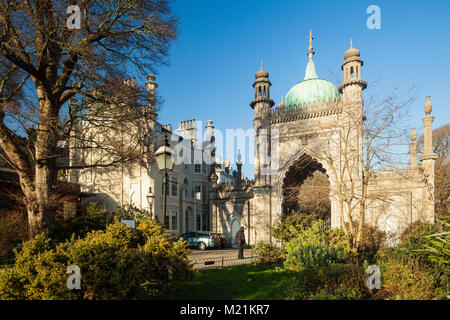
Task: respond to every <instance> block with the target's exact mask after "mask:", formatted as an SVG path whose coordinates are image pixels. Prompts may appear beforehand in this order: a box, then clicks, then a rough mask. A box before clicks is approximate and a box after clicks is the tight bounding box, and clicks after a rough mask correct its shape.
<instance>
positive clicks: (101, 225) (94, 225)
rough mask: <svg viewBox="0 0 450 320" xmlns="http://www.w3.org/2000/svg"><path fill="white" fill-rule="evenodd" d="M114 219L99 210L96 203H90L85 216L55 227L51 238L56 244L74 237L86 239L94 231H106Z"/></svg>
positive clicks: (73, 218)
mask: <svg viewBox="0 0 450 320" xmlns="http://www.w3.org/2000/svg"><path fill="white" fill-rule="evenodd" d="M112 220H113V217H110V216H108V214H107V212H106V210H104V209H101V208H99V206H98V204H97V203H96V202H90V203H89V205H88V207H87V208H86V215H85V216H76V217H72V218H70V219H67V220H65V221H64V222H62V223H61V224H57V225H54V226H52V227H51V228H50V230H49V237H50V238H51V239H53V240H55V241H56V242H64V241H66V240H68V239H70V238H71V237H72V235H74V236H75V237H76V238H78V237H81V238H83V237H85V236H86V235H87V234H88V232H90V231H93V230H105V229H106V226H107V224H108V223H109V222H112Z"/></svg>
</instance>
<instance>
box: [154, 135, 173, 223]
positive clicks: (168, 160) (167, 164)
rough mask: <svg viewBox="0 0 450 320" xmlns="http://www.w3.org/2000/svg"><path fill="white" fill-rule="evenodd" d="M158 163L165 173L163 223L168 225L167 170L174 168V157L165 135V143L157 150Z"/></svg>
mask: <svg viewBox="0 0 450 320" xmlns="http://www.w3.org/2000/svg"><path fill="white" fill-rule="evenodd" d="M155 159H156V164H157V165H158V169H159V170H160V171H161V172H162V174H163V177H164V179H163V209H162V211H163V212H162V217H161V218H162V219H161V222H162V225H163V226H165V225H166V211H167V178H168V175H167V171H170V170H172V168H173V159H172V149H170V146H169V141H168V140H167V136H164V140H163V144H162V145H161V147H159V149H158V150H156V152H155Z"/></svg>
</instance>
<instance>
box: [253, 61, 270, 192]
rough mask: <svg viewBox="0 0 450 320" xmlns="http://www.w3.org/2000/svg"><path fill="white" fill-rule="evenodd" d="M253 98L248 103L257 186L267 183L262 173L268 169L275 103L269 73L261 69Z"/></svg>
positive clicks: (257, 76)
mask: <svg viewBox="0 0 450 320" xmlns="http://www.w3.org/2000/svg"><path fill="white" fill-rule="evenodd" d="M255 79H256V80H255V82H254V83H253V88H255V98H254V99H253V101H252V102H251V103H250V106H251V107H252V108H253V110H254V118H253V128H254V130H255V161H254V165H255V184H256V185H257V186H263V185H268V184H269V182H268V181H267V175H265V174H264V170H263V169H264V168H267V169H270V164H269V158H270V137H271V134H270V116H271V113H272V107H273V105H274V104H275V103H274V102H273V100H272V99H270V86H271V85H272V84H271V83H270V81H269V73H268V72H267V71H266V70H264V69H263V65H262V62H261V69H260V70H259V71H258V72H256V74H255Z"/></svg>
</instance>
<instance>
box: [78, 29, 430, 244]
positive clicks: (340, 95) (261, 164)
mask: <svg viewBox="0 0 450 320" xmlns="http://www.w3.org/2000/svg"><path fill="white" fill-rule="evenodd" d="M312 40H313V37H312V34H310V36H309V49H308V53H307V55H308V63H307V67H306V71H305V77H304V79H303V80H302V81H300V82H299V83H297V84H296V85H295V86H293V87H292V88H291V89H290V90H289V91H288V93H287V95H286V98H285V101H284V102H283V100H282V101H281V103H280V104H278V105H277V106H275V103H274V101H273V100H272V99H271V96H270V87H271V85H272V84H271V82H270V81H269V73H268V72H267V71H265V70H264V69H263V66H262V64H261V69H260V70H258V71H257V72H256V74H255V81H254V84H253V88H254V99H253V100H252V101H251V103H250V106H251V108H252V109H253V113H254V117H253V129H254V132H255V139H254V151H255V154H254V180H252V181H249V180H244V179H243V178H242V172H241V168H242V163H240V159H239V160H238V163H237V172H236V174H232V172H226V171H225V168H230V164H229V163H228V162H226V161H225V162H224V163H222V164H218V163H216V162H213V163H211V162H208V163H206V162H205V161H204V159H205V155H208V156H210V157H213V158H215V149H214V146H213V147H211V145H214V144H213V142H214V131H213V128H214V127H213V126H212V121H208V122H207V125H206V127H205V130H206V139H205V141H198V140H197V139H196V128H197V127H196V123H195V121H194V120H189V121H183V122H180V124H179V126H178V130H177V131H176V132H175V133H174V132H172V128H171V127H170V126H163V125H162V124H160V123H158V122H157V121H153V120H150V121H151V123H150V128H151V130H152V131H153V132H154V133H155V134H154V135H153V137H152V139H153V140H152V142H151V144H152V145H153V146H155V150H156V148H157V146H159V144H160V143H161V141H162V138H163V136H165V135H170V136H171V142H170V143H171V148H172V149H174V150H178V146H179V145H180V144H184V145H185V146H187V149H186V148H184V149H183V150H185V151H186V150H189V151H187V152H186V153H185V155H184V156H186V154H189V153H190V154H191V159H195V158H198V157H196V156H195V155H196V154H197V155H198V154H200V159H201V160H200V162H197V163H193V162H192V161H190V162H189V161H188V162H181V163H179V164H176V165H175V167H174V170H173V171H172V172H171V173H170V174H169V177H170V178H169V184H168V201H167V213H166V215H167V217H168V219H167V220H168V221H169V222H168V227H169V229H171V230H173V231H174V232H175V233H176V234H181V233H184V232H187V231H196V230H205V231H212V232H217V233H224V234H225V235H226V236H227V237H228V241H229V242H230V243H233V241H234V235H235V233H236V232H237V230H238V229H239V227H240V226H244V227H245V230H246V231H245V232H246V239H247V243H249V244H255V243H257V242H262V241H264V242H272V241H274V239H272V237H271V235H270V229H271V227H272V226H273V224H274V222H275V221H277V220H278V219H279V218H281V217H282V216H283V214H285V213H286V207H285V201H284V190H285V188H286V186H287V185H288V184H290V183H297V184H299V185H300V184H302V183H303V181H305V179H307V178H308V177H309V176H311V174H312V173H313V172H315V171H317V170H319V171H321V172H322V173H325V174H326V175H327V177H328V180H329V184H330V194H329V198H330V202H331V217H330V225H331V227H334V228H339V227H341V226H342V225H343V223H346V222H348V221H349V219H350V217H351V218H352V220H353V219H355V218H356V217H357V214H355V212H356V211H352V210H353V209H352V208H354V207H357V204H358V201H360V200H361V197H363V196H364V197H365V199H366V201H365V202H364V203H365V205H366V208H365V209H364V212H365V222H367V223H369V224H371V225H375V226H377V227H379V228H380V229H381V230H385V231H389V232H392V233H394V234H399V233H400V232H401V231H402V230H403V229H404V228H405V227H406V226H407V225H408V224H409V223H411V222H414V221H417V220H422V221H429V222H433V221H434V164H435V160H436V156H435V155H434V153H433V151H432V122H433V116H432V115H431V102H430V100H429V97H428V98H427V102H426V104H425V117H424V118H423V122H424V128H425V130H424V152H423V154H422V156H421V158H420V164H418V163H417V155H416V148H417V146H416V134H415V132H414V131H413V133H412V134H411V144H410V154H411V160H410V164H409V166H407V167H404V168H391V169H385V168H375V167H370V168H366V167H365V166H364V161H363V159H364V153H363V152H364V143H363V139H364V135H363V127H364V121H366V120H367V119H365V114H364V100H363V94H362V92H363V90H364V89H365V88H366V87H367V82H365V81H364V80H363V77H362V67H363V60H362V59H361V57H360V51H359V50H358V49H356V48H353V44H352V43H351V44H350V49H349V50H348V51H347V52H345V54H344V62H343V64H342V66H341V69H342V71H343V79H344V80H343V83H342V84H341V85H340V86H339V87H338V88H337V87H335V86H334V85H333V84H332V83H331V82H329V81H327V80H325V79H321V78H319V77H318V75H317V72H316V67H315V63H314V60H313V55H314V54H315V52H314V49H313V46H312ZM154 80H155V78H154V77H153V76H149V81H148V82H147V83H146V86H147V91H148V94H149V96H150V97H151V96H154V95H155V92H156V88H157V84H156V83H155V82H154ZM149 101H154V99H153V100H152V99H149ZM153 103H154V102H153ZM176 153H177V154H178V153H179V152H178V151H177V152H176ZM184 156H183V157H184ZM76 157H77V156H76V155H71V159H72V160H71V161H74V159H76ZM222 165H223V166H222ZM299 168H300V169H299ZM228 171H229V169H228ZM221 174H222V177H220V175H221ZM368 176H370V179H366V180H364V179H365V178H367V177H368ZM162 179H163V178H162V175H161V173H160V172H159V170H158V168H157V166H156V163H154V162H153V163H151V164H150V165H149V166H148V167H142V166H139V165H135V166H134V167H132V168H125V167H122V168H119V169H115V171H114V172H112V171H111V172H108V173H107V175H106V176H101V175H100V176H98V172H97V174H95V173H93V172H92V171H89V170H84V171H83V170H79V171H77V172H73V173H71V175H70V181H71V182H75V183H79V184H80V186H81V190H82V191H86V192H91V193H95V194H96V195H97V196H96V198H95V199H96V200H97V201H100V202H102V203H103V204H104V205H105V206H106V207H107V208H108V209H114V208H116V207H117V206H120V205H124V204H127V203H131V204H134V205H135V206H137V207H139V208H145V209H148V210H149V211H150V212H152V214H153V215H154V216H155V217H158V218H159V219H160V218H161V212H162ZM363 186H367V188H365V189H364V188H363ZM363 190H366V191H367V192H366V193H365V194H364V193H363V192H362V191H363ZM349 195H352V198H350V200H349ZM359 195H361V196H359ZM91 200H94V199H91Z"/></svg>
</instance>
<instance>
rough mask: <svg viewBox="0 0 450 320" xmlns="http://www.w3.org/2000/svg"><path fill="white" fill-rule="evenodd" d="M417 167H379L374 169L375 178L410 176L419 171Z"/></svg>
mask: <svg viewBox="0 0 450 320" xmlns="http://www.w3.org/2000/svg"><path fill="white" fill-rule="evenodd" d="M417 172H418V170H417V168H411V167H409V166H404V167H394V168H378V169H374V170H373V171H372V174H373V176H374V177H375V179H377V178H379V179H384V178H393V177H394V176H398V177H408V176H412V175H414V174H415V173H417Z"/></svg>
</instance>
